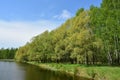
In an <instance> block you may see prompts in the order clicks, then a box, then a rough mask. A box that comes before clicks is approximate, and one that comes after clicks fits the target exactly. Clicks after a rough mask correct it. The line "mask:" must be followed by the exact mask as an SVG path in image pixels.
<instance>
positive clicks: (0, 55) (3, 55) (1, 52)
mask: <svg viewBox="0 0 120 80" xmlns="http://www.w3.org/2000/svg"><path fill="white" fill-rule="evenodd" d="M16 51H17V48H7V49H4V48H1V49H0V59H14V56H15V53H16Z"/></svg>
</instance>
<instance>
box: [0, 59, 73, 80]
mask: <svg viewBox="0 0 120 80" xmlns="http://www.w3.org/2000/svg"><path fill="white" fill-rule="evenodd" d="M0 80H73V79H72V77H70V76H67V75H65V74H60V73H56V72H52V71H47V70H42V69H40V68H38V67H36V66H33V65H29V64H21V63H15V62H3V61H0Z"/></svg>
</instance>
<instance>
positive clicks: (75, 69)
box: [28, 62, 120, 80]
mask: <svg viewBox="0 0 120 80" xmlns="http://www.w3.org/2000/svg"><path fill="white" fill-rule="evenodd" d="M28 63H29V64H33V65H37V66H39V67H41V68H44V69H48V70H53V71H61V72H66V73H68V74H70V75H75V76H76V75H77V76H81V77H86V78H94V80H120V67H109V66H89V67H88V66H85V65H80V64H56V63H36V62H28Z"/></svg>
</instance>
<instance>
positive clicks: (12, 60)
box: [0, 59, 15, 62]
mask: <svg viewBox="0 0 120 80" xmlns="http://www.w3.org/2000/svg"><path fill="white" fill-rule="evenodd" d="M0 61H5V62H14V61H15V60H14V59H0Z"/></svg>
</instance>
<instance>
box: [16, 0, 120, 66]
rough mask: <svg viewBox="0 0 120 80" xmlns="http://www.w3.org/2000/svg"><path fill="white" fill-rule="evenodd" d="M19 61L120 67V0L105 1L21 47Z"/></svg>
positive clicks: (17, 57) (81, 10) (18, 54)
mask: <svg viewBox="0 0 120 80" xmlns="http://www.w3.org/2000/svg"><path fill="white" fill-rule="evenodd" d="M15 59H16V60H18V61H37V62H43V63H45V62H56V63H74V64H75V63H78V64H87V65H88V64H109V65H116V64H117V65H119V64H120V0H103V2H102V4H101V7H95V6H91V7H90V9H89V10H84V9H83V8H81V9H79V10H78V11H77V12H76V15H75V16H74V17H72V18H71V19H68V20H67V21H66V22H65V23H64V24H62V25H61V26H60V27H58V28H57V29H55V30H52V31H51V32H49V31H45V32H44V33H42V34H40V35H38V36H35V37H33V38H32V40H31V41H30V42H28V43H27V44H26V45H24V46H22V47H20V48H19V49H18V51H17V53H16V55H15Z"/></svg>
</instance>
